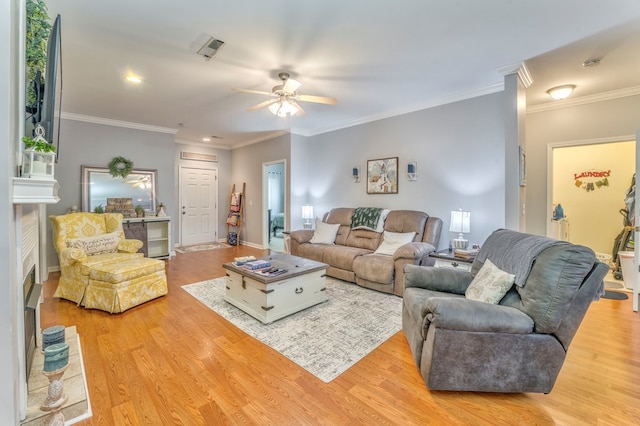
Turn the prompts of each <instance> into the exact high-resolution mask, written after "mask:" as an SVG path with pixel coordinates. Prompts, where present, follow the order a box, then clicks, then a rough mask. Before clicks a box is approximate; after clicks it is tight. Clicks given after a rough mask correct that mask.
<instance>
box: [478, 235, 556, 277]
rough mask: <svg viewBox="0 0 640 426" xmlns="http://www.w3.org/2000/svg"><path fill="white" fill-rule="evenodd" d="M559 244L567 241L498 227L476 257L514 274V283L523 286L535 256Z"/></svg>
mask: <svg viewBox="0 0 640 426" xmlns="http://www.w3.org/2000/svg"><path fill="white" fill-rule="evenodd" d="M561 244H568V243H567V242H566V241H559V240H554V239H553V238H547V237H542V236H539V235H532V234H522V233H519V232H513V231H510V230H508V229H498V230H496V231H493V233H492V234H491V235H489V238H487V241H485V243H484V245H483V246H482V248H481V249H480V251H479V252H478V256H477V257H476V259H477V260H478V261H480V262H482V263H484V261H485V260H487V259H489V260H491V262H492V263H493V264H494V265H496V266H497V267H498V268H500V269H502V270H503V271H507V272H509V273H510V274H515V276H516V279H515V284H516V285H517V286H519V287H523V286H524V283H525V281H526V280H527V277H528V276H529V272H530V271H531V266H532V265H533V262H534V261H535V260H536V257H537V256H538V255H539V254H540V253H542V252H543V251H544V250H545V249H547V248H549V247H552V246H555V245H561ZM505 247H509V250H505Z"/></svg>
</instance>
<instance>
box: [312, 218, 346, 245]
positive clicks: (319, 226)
mask: <svg viewBox="0 0 640 426" xmlns="http://www.w3.org/2000/svg"><path fill="white" fill-rule="evenodd" d="M339 228H340V224H339V223H335V224H333V223H325V222H322V221H321V220H316V230H315V231H313V237H311V241H309V242H310V243H313V244H334V243H335V242H336V235H338V229H339Z"/></svg>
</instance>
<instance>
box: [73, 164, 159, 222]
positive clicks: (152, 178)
mask: <svg viewBox="0 0 640 426" xmlns="http://www.w3.org/2000/svg"><path fill="white" fill-rule="evenodd" d="M156 174H157V171H156V170H150V169H133V170H131V173H129V174H128V175H127V177H126V178H122V177H119V176H118V177H114V176H112V175H111V173H109V168H107V167H93V166H82V211H84V212H92V211H93V210H94V209H95V208H96V207H98V206H102V207H105V206H106V205H107V198H131V199H132V201H133V205H134V206H138V205H140V206H142V207H143V208H144V209H145V210H147V211H149V210H150V211H154V212H155V210H156V196H155V194H156V191H155V190H156Z"/></svg>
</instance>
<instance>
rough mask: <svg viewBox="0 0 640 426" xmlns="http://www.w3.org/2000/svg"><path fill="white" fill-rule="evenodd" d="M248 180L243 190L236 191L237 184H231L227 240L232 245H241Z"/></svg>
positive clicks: (243, 185)
mask: <svg viewBox="0 0 640 426" xmlns="http://www.w3.org/2000/svg"><path fill="white" fill-rule="evenodd" d="M246 186H247V184H246V182H244V183H243V184H242V192H236V185H235V184H233V185H231V194H230V195H229V198H230V199H229V215H228V216H227V242H228V243H229V244H231V245H232V246H239V245H240V232H241V231H242V221H243V217H244V192H245V189H246Z"/></svg>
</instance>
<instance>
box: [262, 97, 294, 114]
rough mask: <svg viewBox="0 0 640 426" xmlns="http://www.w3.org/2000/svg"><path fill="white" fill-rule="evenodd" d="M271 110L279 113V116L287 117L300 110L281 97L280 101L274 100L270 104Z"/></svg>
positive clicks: (273, 112)
mask: <svg viewBox="0 0 640 426" xmlns="http://www.w3.org/2000/svg"><path fill="white" fill-rule="evenodd" d="M269 111H271V113H272V114H273V115H277V116H278V117H287V116H291V115H295V114H296V112H298V109H297V108H296V107H295V106H294V105H293V104H291V103H290V102H289V101H287V100H286V99H285V100H282V99H281V100H279V101H278V102H274V103H272V104H271V105H269Z"/></svg>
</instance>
